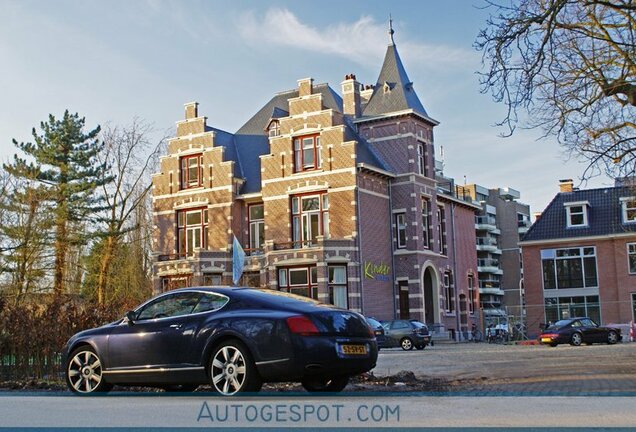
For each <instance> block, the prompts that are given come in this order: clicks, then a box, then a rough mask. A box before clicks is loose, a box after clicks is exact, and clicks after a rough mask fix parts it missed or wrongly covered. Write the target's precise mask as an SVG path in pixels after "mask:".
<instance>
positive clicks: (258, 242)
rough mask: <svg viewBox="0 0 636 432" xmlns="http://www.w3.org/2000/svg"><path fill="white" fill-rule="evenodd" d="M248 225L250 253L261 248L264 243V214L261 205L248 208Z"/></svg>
mask: <svg viewBox="0 0 636 432" xmlns="http://www.w3.org/2000/svg"><path fill="white" fill-rule="evenodd" d="M248 213H249V224H250V249H251V252H253V251H257V250H259V249H262V248H263V244H264V243H265V212H264V210H263V204H254V205H251V206H249V207H248Z"/></svg>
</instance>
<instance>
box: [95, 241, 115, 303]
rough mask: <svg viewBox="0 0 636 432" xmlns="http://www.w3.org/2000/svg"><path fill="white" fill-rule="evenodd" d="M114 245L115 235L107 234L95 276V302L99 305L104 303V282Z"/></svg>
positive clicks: (106, 281) (106, 280) (106, 279)
mask: <svg viewBox="0 0 636 432" xmlns="http://www.w3.org/2000/svg"><path fill="white" fill-rule="evenodd" d="M116 246H117V241H116V239H115V237H113V236H108V237H107V238H106V242H105V244H104V251H103V253H102V257H101V260H100V265H99V276H98V278H97V303H98V304H100V305H102V304H104V297H105V293H106V284H107V283H108V273H109V271H110V264H111V263H112V261H113V255H114V253H115V247H116Z"/></svg>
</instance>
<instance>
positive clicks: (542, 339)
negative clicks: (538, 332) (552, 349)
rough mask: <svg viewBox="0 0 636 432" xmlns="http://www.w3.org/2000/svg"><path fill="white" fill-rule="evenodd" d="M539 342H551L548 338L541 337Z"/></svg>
mask: <svg viewBox="0 0 636 432" xmlns="http://www.w3.org/2000/svg"><path fill="white" fill-rule="evenodd" d="M541 342H552V339H550V338H541Z"/></svg>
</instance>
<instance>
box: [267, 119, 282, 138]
mask: <svg viewBox="0 0 636 432" xmlns="http://www.w3.org/2000/svg"><path fill="white" fill-rule="evenodd" d="M268 133H269V136H270V137H277V136H279V135H280V123H279V122H278V121H277V120H274V121H272V122H271V123H270V124H269V130H268Z"/></svg>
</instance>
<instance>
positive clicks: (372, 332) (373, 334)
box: [367, 324, 382, 338]
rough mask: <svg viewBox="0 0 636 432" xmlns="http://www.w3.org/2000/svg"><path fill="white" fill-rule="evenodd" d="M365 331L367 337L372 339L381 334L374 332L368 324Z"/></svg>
mask: <svg viewBox="0 0 636 432" xmlns="http://www.w3.org/2000/svg"><path fill="white" fill-rule="evenodd" d="M367 330H369V337H372V338H374V337H376V335H380V334H382V333H380V331H375V329H374V328H373V327H371V326H370V325H368V324H367Z"/></svg>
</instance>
